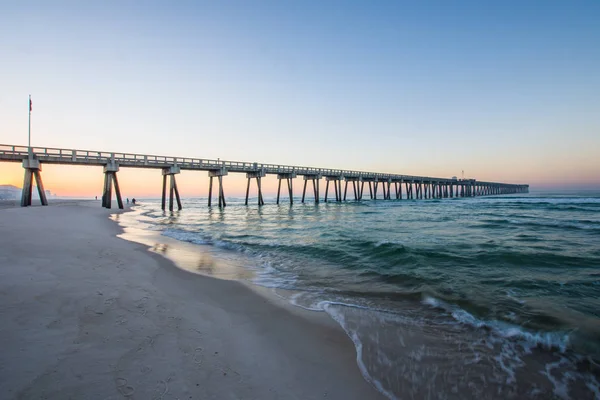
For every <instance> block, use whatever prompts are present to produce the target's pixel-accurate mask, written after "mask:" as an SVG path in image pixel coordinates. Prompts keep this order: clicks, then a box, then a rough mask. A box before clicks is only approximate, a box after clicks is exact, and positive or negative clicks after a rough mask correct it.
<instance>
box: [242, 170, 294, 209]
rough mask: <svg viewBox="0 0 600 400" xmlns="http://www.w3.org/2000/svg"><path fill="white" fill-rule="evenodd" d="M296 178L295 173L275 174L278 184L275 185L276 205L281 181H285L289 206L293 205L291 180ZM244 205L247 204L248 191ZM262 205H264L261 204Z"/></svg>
mask: <svg viewBox="0 0 600 400" xmlns="http://www.w3.org/2000/svg"><path fill="white" fill-rule="evenodd" d="M295 177H296V173H295V172H290V173H283V174H277V179H278V180H279V184H278V185H277V204H279V194H280V192H281V180H282V179H285V181H286V183H287V187H288V193H289V196H290V205H292V204H294V189H293V188H294V187H293V185H292V179H294V178H295ZM246 204H248V191H246ZM263 204H264V203H263Z"/></svg>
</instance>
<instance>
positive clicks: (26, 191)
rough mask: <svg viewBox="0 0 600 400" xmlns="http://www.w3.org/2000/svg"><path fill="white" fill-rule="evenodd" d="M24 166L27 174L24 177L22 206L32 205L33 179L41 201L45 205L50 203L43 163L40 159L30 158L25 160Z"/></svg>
mask: <svg viewBox="0 0 600 400" xmlns="http://www.w3.org/2000/svg"><path fill="white" fill-rule="evenodd" d="M23 168H24V169H25V176H24V178H23V191H22V193H21V207H28V206H30V205H31V200H32V195H33V180H34V179H35V183H36V185H37V190H38V195H39V196H40V202H41V203H42V205H43V206H47V205H48V199H46V192H45V191H44V183H43V182H42V175H41V174H40V172H41V171H42V164H40V162H39V161H38V160H35V159H33V158H28V159H25V160H23Z"/></svg>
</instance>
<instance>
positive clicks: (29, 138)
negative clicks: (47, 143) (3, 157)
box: [27, 95, 32, 158]
mask: <svg viewBox="0 0 600 400" xmlns="http://www.w3.org/2000/svg"><path fill="white" fill-rule="evenodd" d="M28 106H29V134H28V145H27V147H29V158H32V157H31V156H32V153H31V95H29V104H28Z"/></svg>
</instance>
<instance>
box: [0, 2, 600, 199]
mask: <svg viewBox="0 0 600 400" xmlns="http://www.w3.org/2000/svg"><path fill="white" fill-rule="evenodd" d="M598 18H600V3H599V2H596V1H577V2H570V3H567V2H554V1H549V2H544V3H543V4H542V3H540V2H535V1H503V2H500V1H497V2H488V3H487V4H483V3H479V2H457V3H453V4H450V3H447V2H442V1H425V2H418V3H416V2H377V3H366V2H354V1H350V2H335V1H333V2H327V3H322V2H312V1H310V2H297V3H286V4H283V3H279V2H270V1H258V2H254V3H250V2H241V1H240V2H235V1H231V2H218V3H217V2H199V3H196V2H190V3H187V2H184V3H178V4H176V5H175V4H171V3H168V2H151V3H148V4H146V5H145V6H144V7H143V8H140V7H139V6H136V5H135V4H134V3H127V2H126V3H123V2H114V1H108V2H102V3H101V4H94V3H89V4H88V3H81V4H79V3H76V4H71V3H67V2H53V4H49V3H47V2H32V3H27V4H22V3H14V4H10V5H6V6H4V7H3V13H2V15H0V33H1V34H2V37H3V38H5V39H6V40H3V41H0V52H1V54H3V62H2V63H1V64H0V72H1V73H2V76H3V77H5V79H4V81H3V85H2V90H1V91H0V143H3V144H11V145H12V144H14V145H26V144H27V117H28V104H27V102H28V95H29V94H31V95H32V101H33V112H32V144H33V145H34V146H40V147H41V146H48V147H62V148H72V149H87V150H101V151H115V152H128V153H142V154H144V153H145V154H157V155H166V156H178V157H195V158H208V159H217V158H220V159H221V160H233V161H247V162H259V163H273V164H285V165H302V166H315V167H323V168H339V169H352V170H361V171H373V172H388V173H397V174H406V175H423V176H435V177H443V178H450V177H452V176H458V177H461V173H462V171H463V170H464V171H465V177H469V178H476V179H478V180H482V181H494V182H506V183H528V184H530V185H531V187H532V189H548V190H554V189H600V157H599V156H598V154H599V150H600V114H599V113H598V110H599V109H600V96H599V95H598V93H600V74H598V72H597V71H600V48H599V47H598V45H597V44H598V42H600V25H599V24H598V23H597V21H598ZM25 27H26V29H24V28H25ZM15 32H20V33H19V34H15ZM42 174H43V177H44V184H45V187H46V189H49V190H50V191H52V192H53V193H57V194H59V195H62V196H85V197H87V196H95V195H100V193H101V189H102V180H103V176H102V173H101V168H92V167H74V166H56V165H44V166H43V171H42ZM177 179H178V185H179V187H180V190H181V193H182V195H184V196H206V194H207V192H208V176H207V173H206V172H189V171H184V172H182V174H181V175H180V176H178V178H177ZM22 180H23V169H22V167H21V166H20V164H18V163H0V185H2V184H11V185H15V186H18V187H20V186H21V185H22ZM119 180H120V183H121V187H122V190H123V193H124V195H126V196H128V197H134V196H135V197H156V196H158V195H159V194H160V186H161V176H160V172H159V171H156V170H142V169H127V168H122V169H121V171H120V172H119ZM301 184H302V180H301V179H297V180H296V182H295V192H296V194H298V193H300V191H301ZM245 185H246V182H245V176H244V175H243V174H235V173H232V174H230V175H228V176H227V177H226V178H225V191H226V195H228V196H239V195H241V194H243V193H244V192H245ZM276 185H277V181H276V178H275V177H268V178H266V179H265V192H266V193H267V194H273V193H275V191H276ZM253 190H255V189H253Z"/></svg>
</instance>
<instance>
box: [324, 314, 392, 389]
mask: <svg viewBox="0 0 600 400" xmlns="http://www.w3.org/2000/svg"><path fill="white" fill-rule="evenodd" d="M324 310H325V311H326V312H327V314H329V315H330V316H331V318H333V320H334V321H336V322H337V323H338V324H340V326H341V327H342V328H343V329H344V332H346V334H347V335H348V337H349V338H350V339H351V340H352V342H353V343H354V347H355V348H356V362H357V364H358V368H359V369H360V372H361V374H362V375H363V377H364V378H365V380H366V381H367V382H370V383H371V384H372V385H373V386H375V387H376V388H377V390H378V391H379V392H381V393H382V394H383V395H384V396H386V397H387V398H389V399H392V400H396V399H397V397H396V396H394V394H393V393H391V392H390V391H388V390H386V389H385V388H384V387H383V385H382V383H381V382H380V381H379V380H377V379H375V378H374V377H373V376H371V375H370V374H369V371H368V370H367V367H366V366H365V364H364V362H363V359H362V353H363V344H362V342H361V340H360V338H359V337H358V333H357V332H356V331H353V330H350V329H348V326H347V324H346V320H345V318H344V314H343V313H341V312H340V311H339V310H336V308H335V307H331V304H324Z"/></svg>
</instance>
